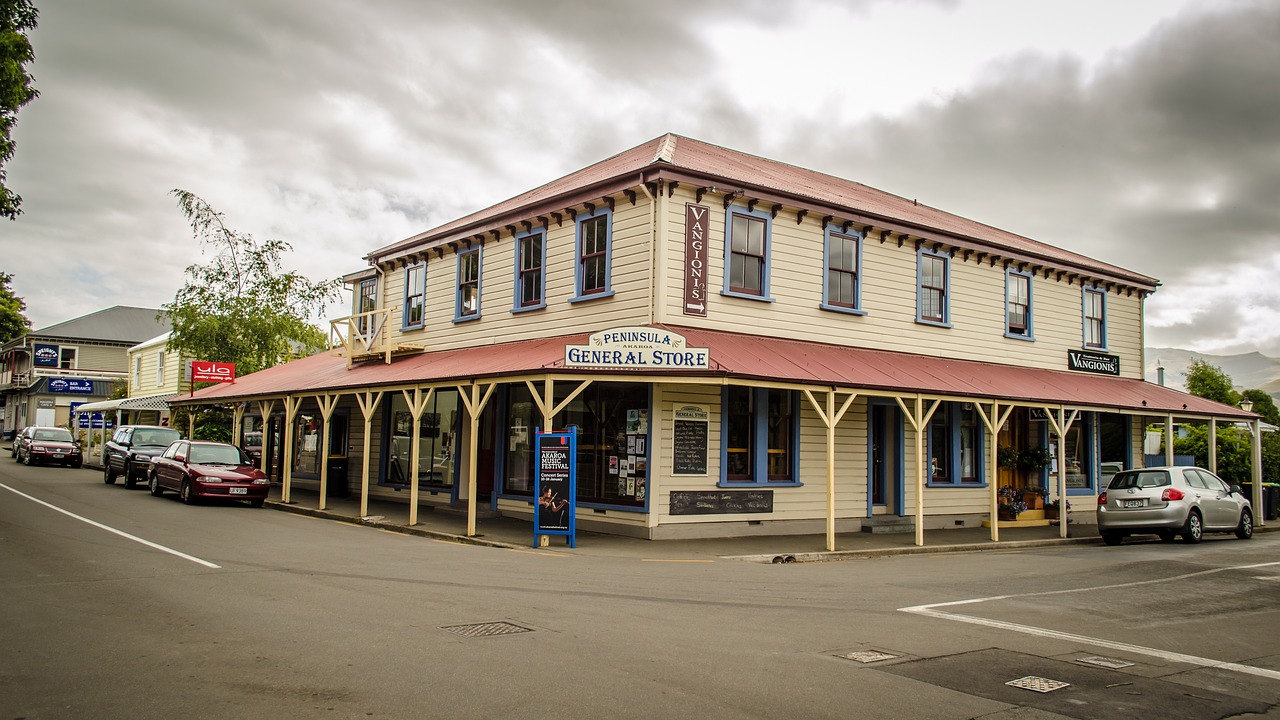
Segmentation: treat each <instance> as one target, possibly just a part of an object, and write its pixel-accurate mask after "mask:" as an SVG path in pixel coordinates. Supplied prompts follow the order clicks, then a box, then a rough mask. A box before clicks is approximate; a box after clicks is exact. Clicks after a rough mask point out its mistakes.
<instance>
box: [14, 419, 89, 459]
mask: <svg viewBox="0 0 1280 720" xmlns="http://www.w3.org/2000/svg"><path fill="white" fill-rule="evenodd" d="M14 457H15V458H17V460H18V462H20V463H26V464H27V465H37V464H41V465H42V464H44V463H58V464H59V465H65V466H67V467H77V468H78V467H80V463H81V462H82V458H81V456H80V441H78V440H76V439H75V438H74V437H72V435H71V431H70V430H68V429H66V428H61V427H38V426H33V427H29V428H26V429H25V430H23V431H22V433H21V434H20V435H19V440H18V444H17V447H16V449H15V450H14Z"/></svg>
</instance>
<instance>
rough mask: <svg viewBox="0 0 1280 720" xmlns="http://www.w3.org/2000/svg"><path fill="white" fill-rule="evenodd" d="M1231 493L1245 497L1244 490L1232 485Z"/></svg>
mask: <svg viewBox="0 0 1280 720" xmlns="http://www.w3.org/2000/svg"><path fill="white" fill-rule="evenodd" d="M1231 492H1233V493H1235V494H1236V495H1244V488H1242V487H1240V486H1239V485H1232V486H1231Z"/></svg>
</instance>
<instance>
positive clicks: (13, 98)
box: [0, 0, 40, 220]
mask: <svg viewBox="0 0 1280 720" xmlns="http://www.w3.org/2000/svg"><path fill="white" fill-rule="evenodd" d="M39 17H40V13H39V11H37V10H36V8H35V6H34V5H32V4H31V0H0V215H3V216H4V217H7V218H9V219H10V220H17V219H18V214H19V213H21V212H22V196H20V195H16V194H14V193H13V192H12V191H10V190H9V188H8V187H7V186H6V185H5V179H6V177H7V176H6V174H5V169H4V165H5V163H7V162H9V160H10V159H11V158H12V157H13V148H14V143H13V138H12V131H13V126H14V124H15V123H17V121H18V108H21V107H22V106H23V105H26V104H27V103H29V102H31V101H32V100H34V99H35V98H36V96H37V95H39V94H40V93H39V92H38V91H36V89H35V88H34V87H32V86H31V76H30V75H28V74H27V63H29V62H31V61H32V60H35V57H36V54H35V51H34V50H32V49H31V41H30V40H28V39H27V36H26V31H28V30H31V29H32V28H34V27H35V26H36V21H37V20H38V18H39Z"/></svg>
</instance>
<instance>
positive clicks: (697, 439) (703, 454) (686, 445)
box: [671, 420, 707, 475]
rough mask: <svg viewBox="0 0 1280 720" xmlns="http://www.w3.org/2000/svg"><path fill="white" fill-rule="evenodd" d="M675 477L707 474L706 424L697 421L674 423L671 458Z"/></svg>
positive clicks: (678, 421) (677, 421)
mask: <svg viewBox="0 0 1280 720" xmlns="http://www.w3.org/2000/svg"><path fill="white" fill-rule="evenodd" d="M671 472H672V473H673V474H675V475H706V474H707V423H706V422H703V421H699V420H676V421H675V451H674V453H673V454H672V457H671Z"/></svg>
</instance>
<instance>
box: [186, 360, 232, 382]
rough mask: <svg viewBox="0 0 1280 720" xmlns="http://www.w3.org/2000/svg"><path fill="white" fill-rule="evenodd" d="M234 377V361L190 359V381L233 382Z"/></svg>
mask: <svg viewBox="0 0 1280 720" xmlns="http://www.w3.org/2000/svg"><path fill="white" fill-rule="evenodd" d="M235 379H236V364H235V363H222V362H205V361H204V360H192V361H191V381H192V382H234V381H235Z"/></svg>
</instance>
